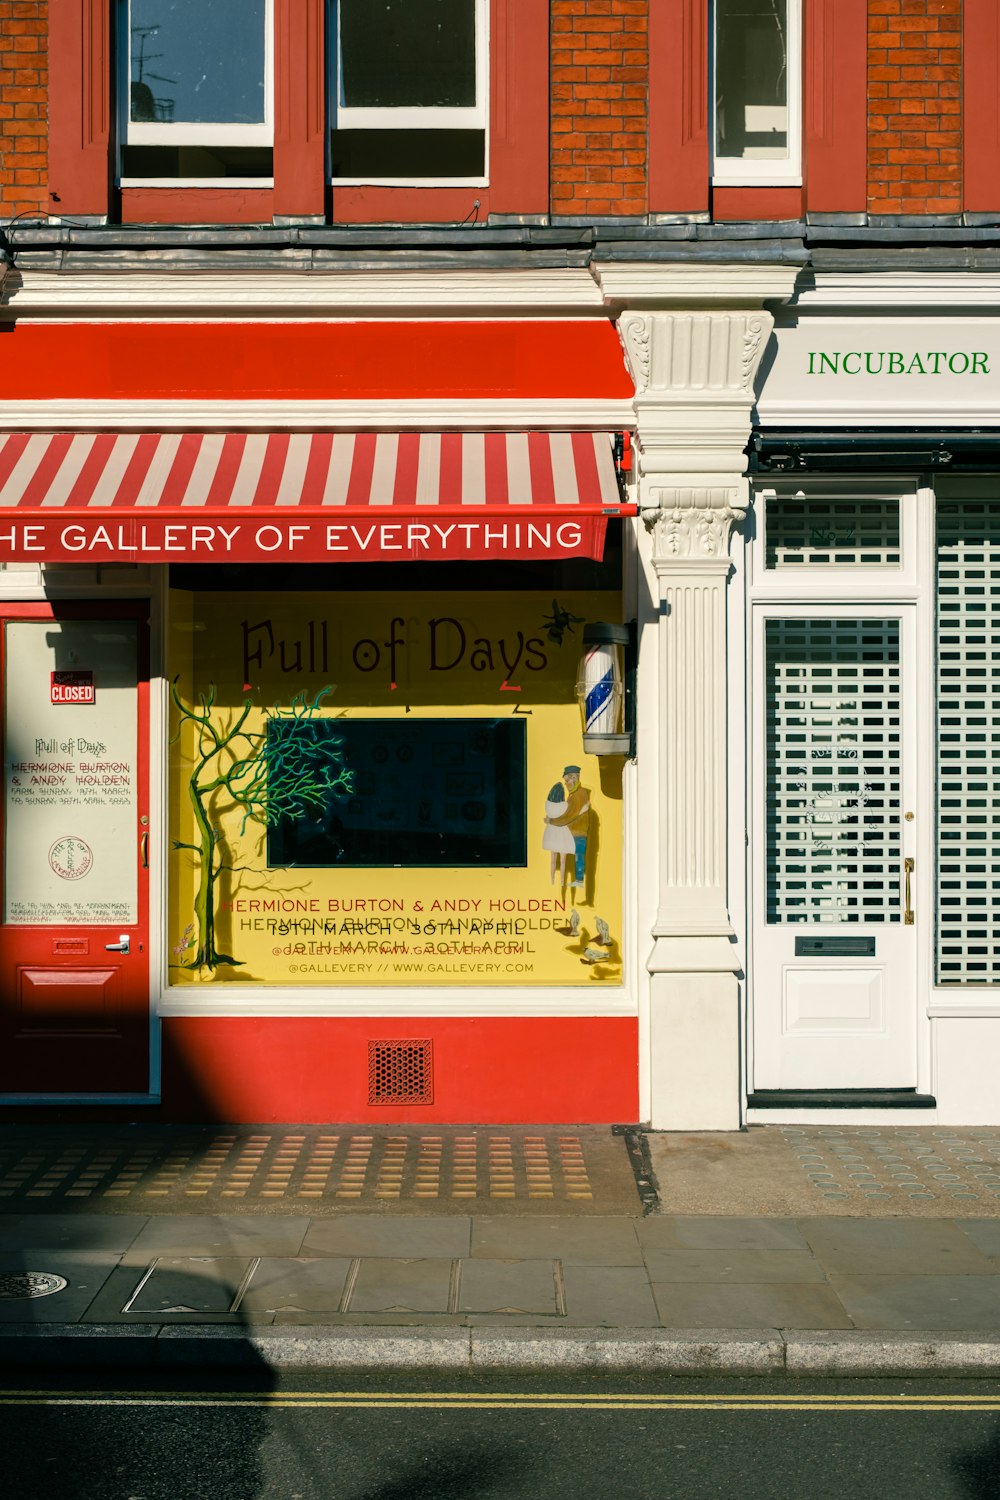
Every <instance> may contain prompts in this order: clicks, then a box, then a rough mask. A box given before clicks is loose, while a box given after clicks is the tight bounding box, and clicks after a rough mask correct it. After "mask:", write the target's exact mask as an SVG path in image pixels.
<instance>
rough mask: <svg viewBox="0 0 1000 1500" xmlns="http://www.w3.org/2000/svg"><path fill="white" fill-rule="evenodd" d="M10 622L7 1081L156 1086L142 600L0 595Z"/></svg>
mask: <svg viewBox="0 0 1000 1500" xmlns="http://www.w3.org/2000/svg"><path fill="white" fill-rule="evenodd" d="M0 627H2V629H0V636H2V639H0V671H2V699H3V748H4V772H5V783H4V798H3V829H2V843H3V889H2V900H0V1095H3V1096H5V1097H6V1098H8V1099H10V1098H11V1096H15V1097H21V1098H23V1097H25V1096H30V1097H32V1098H37V1097H39V1096H42V1097H43V1098H44V1097H45V1096H49V1095H52V1096H62V1097H65V1096H67V1095H70V1096H74V1097H84V1098H86V1097H90V1096H93V1097H97V1096H104V1097H107V1096H108V1095H122V1094H126V1095H134V1094H145V1093H147V1092H148V1090H149V1029H150V1020H149V941H148V928H149V914H148V885H149V881H148V874H149V871H148V825H149V815H148V809H149V800H148V769H147V768H148V732H147V728H146V726H147V722H148V719H147V709H148V697H149V694H148V681H149V670H148V655H149V653H148V644H147V625H146V609H145V607H144V606H135V605H113V604H112V605H99V604H92V605H75V606H65V607H60V606H50V605H42V604H37V605H20V606H18V605H9V606H0Z"/></svg>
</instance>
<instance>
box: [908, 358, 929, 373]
mask: <svg viewBox="0 0 1000 1500" xmlns="http://www.w3.org/2000/svg"><path fill="white" fill-rule="evenodd" d="M906 373H907V375H914V374H916V375H926V374H927V371H926V370H925V369H924V362H923V360H922V359H921V358H920V355H919V354H915V355H914V356H913V358H912V359H911V360H910V363H909V364H908V365H907V367H906Z"/></svg>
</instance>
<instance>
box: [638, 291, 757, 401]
mask: <svg viewBox="0 0 1000 1500" xmlns="http://www.w3.org/2000/svg"><path fill="white" fill-rule="evenodd" d="M773 327H774V318H773V317H772V316H771V314H770V313H769V312H765V311H764V310H763V309H762V308H758V309H755V310H752V311H748V310H746V309H737V310H733V309H726V310H723V311H717V312H710V311H699V312H694V311H685V312H680V311H674V312H625V313H622V315H621V317H620V318H619V320H618V332H619V336H620V338H621V340H622V346H623V348H624V350H625V358H626V360H627V361H628V364H629V368H630V370H631V372H632V378H633V380H634V381H635V388H636V395H637V397H638V398H640V399H641V398H643V397H645V398H646V399H647V400H649V399H653V400H655V399H657V398H659V399H661V400H662V399H663V398H664V397H666V396H667V395H670V396H671V397H673V398H674V399H675V400H677V399H680V400H682V401H695V402H698V403H704V402H706V401H708V402H717V401H726V400H730V401H732V400H746V399H751V400H752V398H753V382H754V377H755V376H756V374H757V368H758V366H759V364H760V360H761V356H762V355H763V353H764V346H765V345H766V343H767V340H768V338H769V337H770V333H771V329H772V328H773Z"/></svg>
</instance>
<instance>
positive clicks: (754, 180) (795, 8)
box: [709, 0, 802, 187]
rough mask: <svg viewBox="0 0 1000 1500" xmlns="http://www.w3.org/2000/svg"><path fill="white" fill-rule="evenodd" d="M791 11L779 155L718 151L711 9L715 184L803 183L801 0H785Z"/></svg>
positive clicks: (714, 32) (712, 13) (714, 18)
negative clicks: (784, 142) (783, 152)
mask: <svg viewBox="0 0 1000 1500" xmlns="http://www.w3.org/2000/svg"><path fill="white" fill-rule="evenodd" d="M786 3H787V7H788V10H787V15H788V154H787V156H785V157H784V158H777V157H763V158H762V157H744V156H719V155H717V154H716V149H715V143H716V138H717V137H716V120H715V79H716V40H717V28H716V21H717V16H718V12H717V10H716V7H715V6H714V5H713V6H712V7H711V10H710V12H709V14H710V17H711V19H710V23H709V24H710V26H711V36H710V38H709V45H710V53H711V59H712V65H711V77H710V80H709V116H710V130H711V140H710V145H711V152H712V186H713V187H801V186H802V0H786Z"/></svg>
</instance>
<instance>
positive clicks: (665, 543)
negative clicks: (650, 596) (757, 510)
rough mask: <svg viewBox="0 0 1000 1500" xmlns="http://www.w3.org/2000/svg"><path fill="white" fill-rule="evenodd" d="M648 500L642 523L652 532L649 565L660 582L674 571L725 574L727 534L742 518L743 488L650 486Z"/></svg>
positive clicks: (727, 553)
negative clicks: (660, 579)
mask: <svg viewBox="0 0 1000 1500" xmlns="http://www.w3.org/2000/svg"><path fill="white" fill-rule="evenodd" d="M647 495H648V500H649V508H647V509H645V510H644V511H643V519H644V521H645V523H646V526H647V527H648V529H649V530H650V532H651V533H652V537H653V566H654V568H655V569H656V573H657V575H658V576H659V577H662V576H663V575H664V574H665V573H674V572H678V571H684V572H692V571H701V570H704V571H707V572H717V571H722V572H726V571H728V568H729V538H730V534H731V532H732V529H733V527H734V526H735V525H738V524H739V522H740V521H742V520H743V518H744V517H745V515H746V508H745V506H744V505H743V504H742V501H743V498H744V496H743V489H742V486H740V485H724V486H716V487H712V488H697V489H696V488H681V489H675V488H671V489H666V488H662V489H661V488H659V487H654V488H651V489H650V490H649V491H648V492H647ZM653 507H655V508H653Z"/></svg>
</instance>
